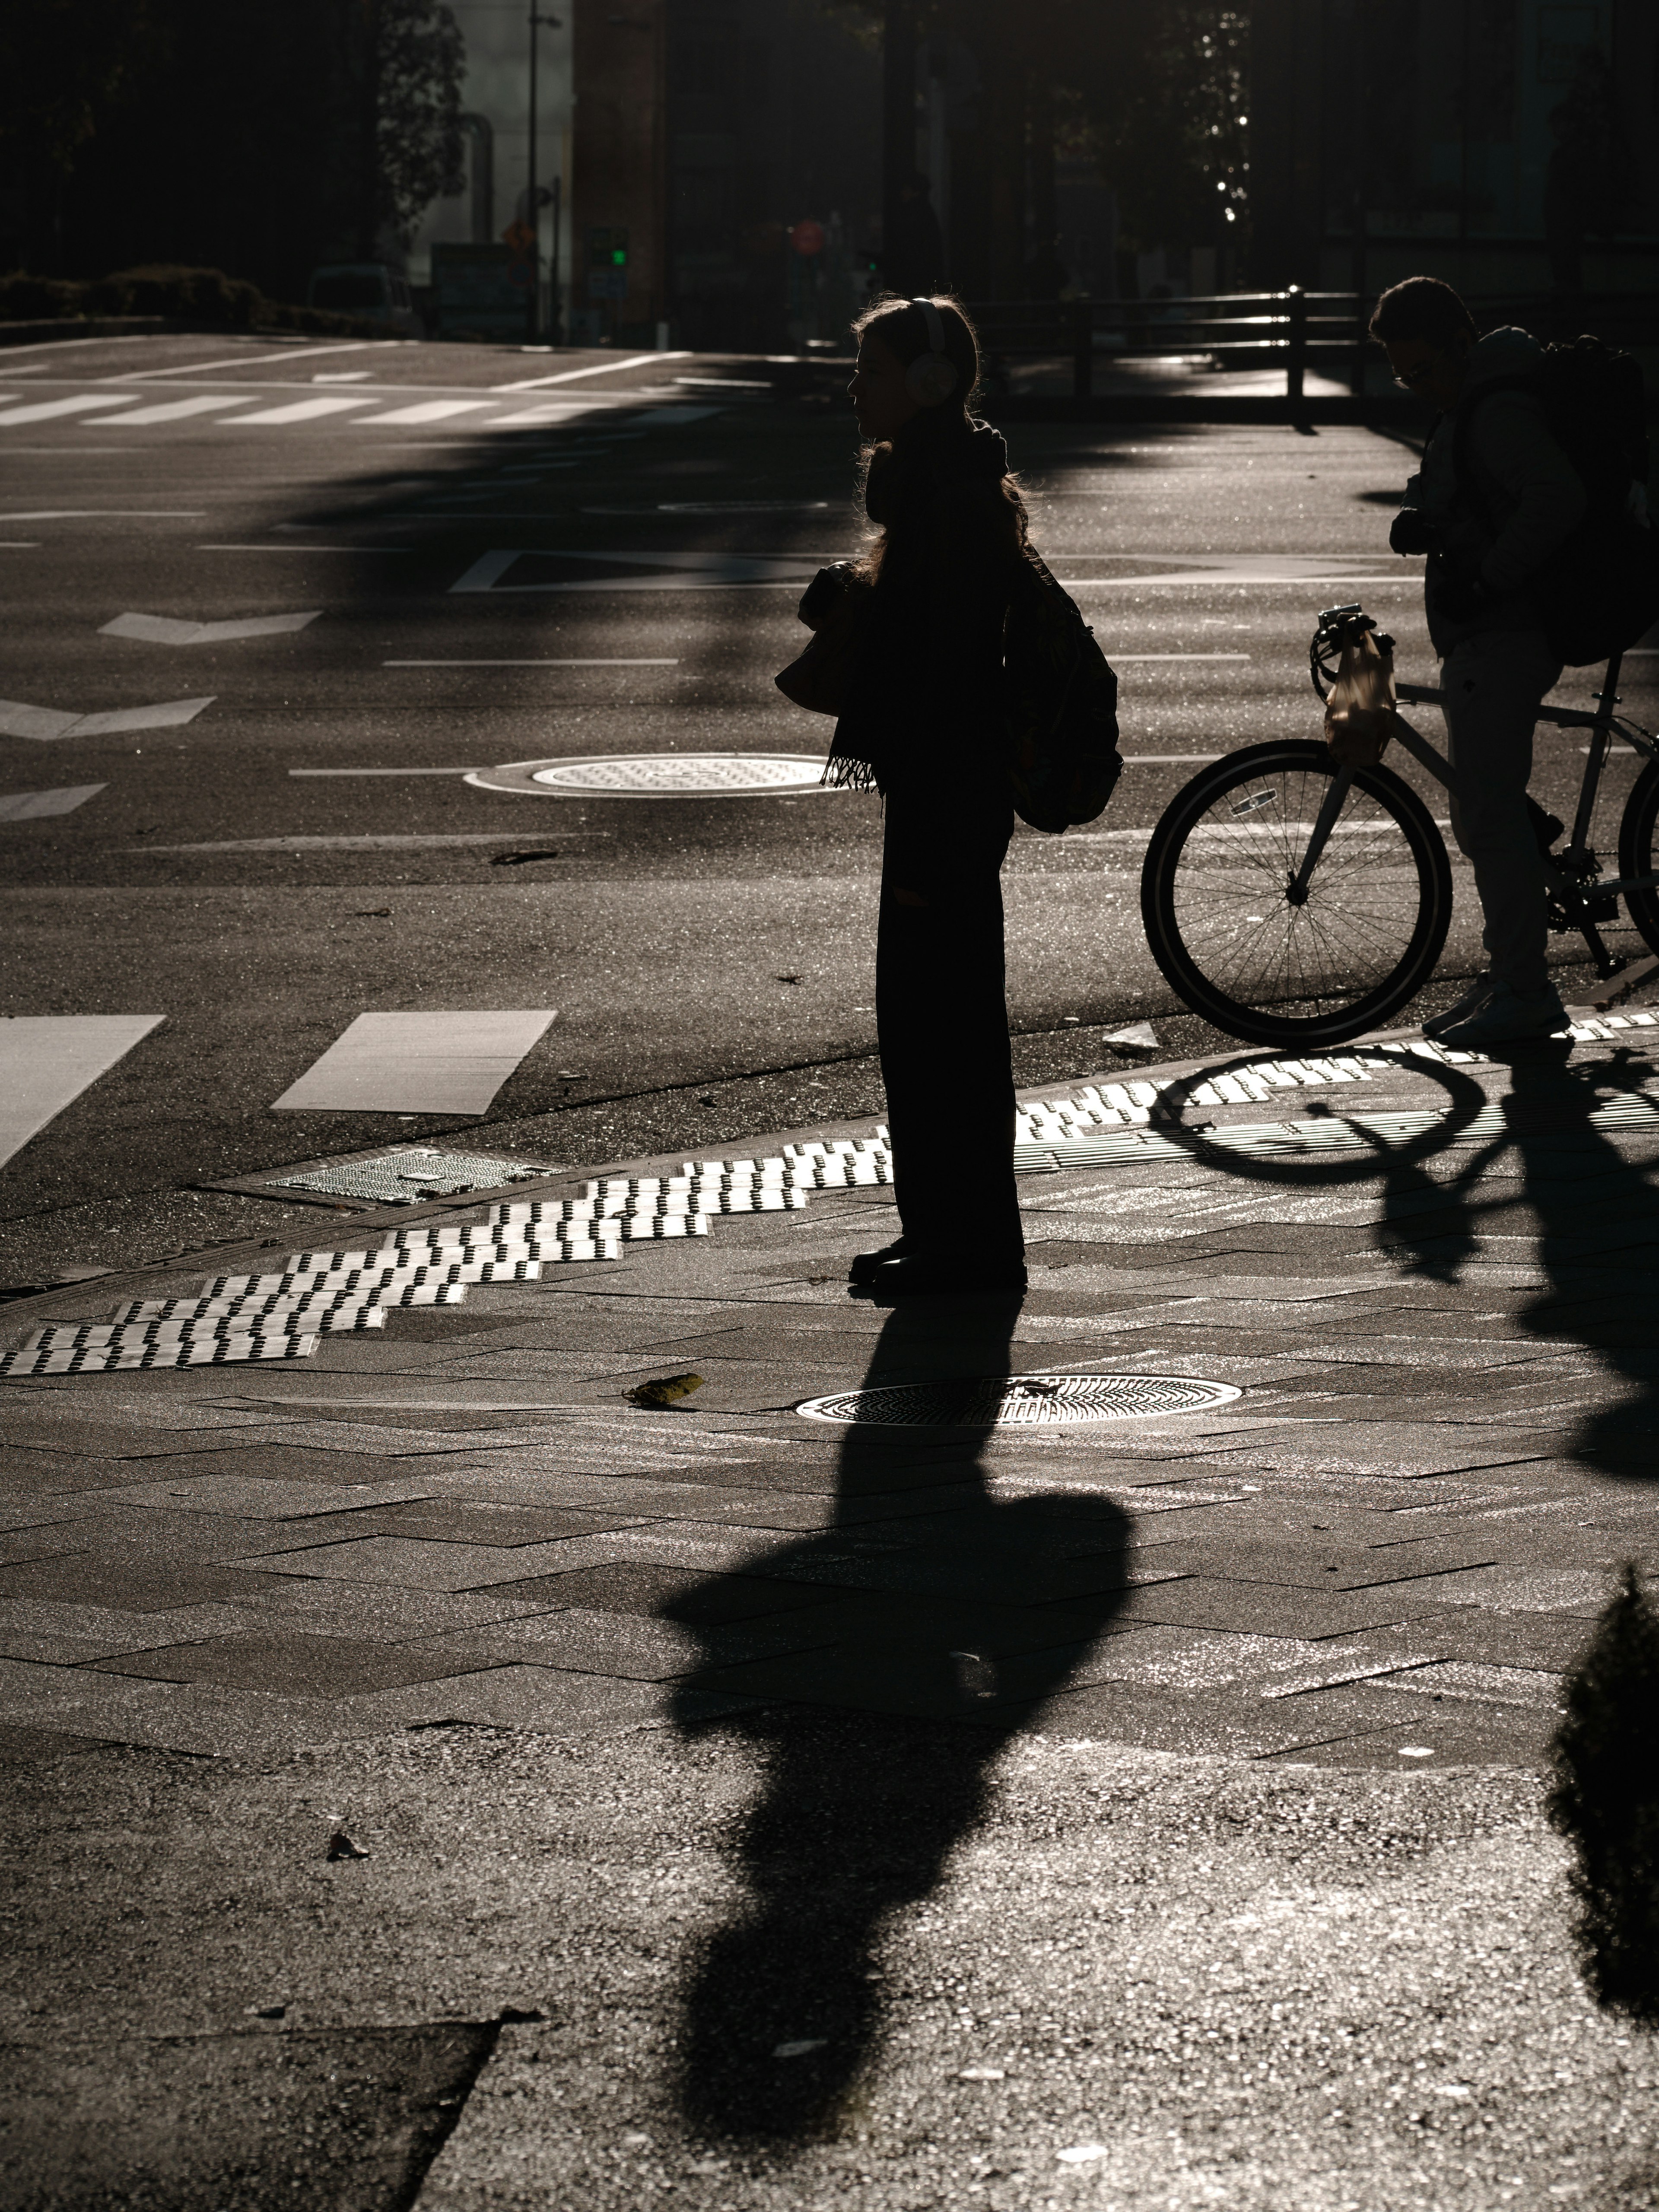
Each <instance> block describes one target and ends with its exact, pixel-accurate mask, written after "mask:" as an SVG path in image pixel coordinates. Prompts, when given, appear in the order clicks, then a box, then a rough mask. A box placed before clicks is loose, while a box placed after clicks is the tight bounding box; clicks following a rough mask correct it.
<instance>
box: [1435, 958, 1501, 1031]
mask: <svg viewBox="0 0 1659 2212" xmlns="http://www.w3.org/2000/svg"><path fill="white" fill-rule="evenodd" d="M1497 987H1498V981H1497V978H1496V977H1495V976H1494V975H1492V973H1491V971H1490V970H1488V972H1487V973H1486V975H1477V976H1476V977H1475V979H1474V982H1473V983H1471V984H1470V986H1469V987H1468V990H1467V991H1465V992H1464V994H1463V995H1462V998H1461V999H1455V1000H1453V1001H1452V1003H1451V1005H1450V1006H1443V1007H1442V1008H1441V1010H1440V1012H1438V1013H1437V1014H1431V1015H1430V1016H1429V1018H1428V1019H1427V1021H1425V1023H1424V1024H1423V1034H1424V1036H1425V1037H1437V1036H1441V1035H1442V1034H1443V1032H1444V1031H1445V1030H1449V1029H1450V1028H1451V1027H1452V1026H1453V1024H1455V1023H1457V1022H1466V1021H1468V1018H1469V1016H1470V1015H1471V1014H1472V1013H1474V1012H1475V1011H1476V1010H1477V1008H1479V1007H1481V1006H1485V1005H1486V1001H1487V1000H1488V999H1489V998H1491V996H1492V993H1493V992H1494V991H1495V990H1496V989H1497Z"/></svg>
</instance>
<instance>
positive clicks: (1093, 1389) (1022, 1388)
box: [795, 1375, 1239, 1429]
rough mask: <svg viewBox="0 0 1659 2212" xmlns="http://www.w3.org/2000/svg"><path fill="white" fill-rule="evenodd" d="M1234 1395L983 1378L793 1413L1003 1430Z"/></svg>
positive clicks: (1090, 1378)
mask: <svg viewBox="0 0 1659 2212" xmlns="http://www.w3.org/2000/svg"><path fill="white" fill-rule="evenodd" d="M1238 1395H1239V1393H1238V1392H1237V1390H1236V1389H1234V1388H1233V1386H1232V1384H1231V1383H1203V1382H1200V1381H1199V1380H1198V1378H1197V1377H1196V1376H1191V1375H987V1376H981V1377H980V1378H979V1379H978V1380H976V1381H974V1382H961V1383H955V1382H953V1383H896V1384H893V1385H892V1386H890V1388H888V1389H880V1390H841V1391H837V1392H836V1395H834V1396H833V1397H829V1398H809V1399H808V1400H807V1401H806V1402H805V1405H801V1406H797V1407H796V1408H795V1411H796V1412H797V1413H804V1414H805V1417H806V1419H808V1420H809V1421H848V1422H855V1423H857V1424H858V1425H860V1426H866V1425H876V1426H878V1427H882V1428H890V1429H914V1428H941V1427H942V1428H967V1429H993V1428H995V1429H1002V1428H1014V1427H1050V1426H1053V1425H1055V1424H1057V1423H1060V1422H1069V1421H1128V1420H1133V1419H1137V1418H1138V1417H1142V1416H1145V1415H1146V1414H1149V1413H1201V1412H1203V1411H1204V1410H1205V1409H1206V1407H1211V1406H1225V1404H1226V1403H1227V1401H1228V1400H1229V1399H1230V1398H1237V1396H1238Z"/></svg>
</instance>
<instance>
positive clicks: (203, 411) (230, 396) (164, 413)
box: [87, 392, 247, 430]
mask: <svg viewBox="0 0 1659 2212" xmlns="http://www.w3.org/2000/svg"><path fill="white" fill-rule="evenodd" d="M246 404H247V401H246V398H245V397H244V395H243V394H242V393H241V392H201V393H198V394H197V397H196V398H194V399H163V400H158V401H157V403H156V404H155V406H154V407H135V408H134V409H133V410H132V412H131V415H94V416H92V418H91V419H90V421H89V422H88V424H87V428H88V429H89V430H95V429H98V428H100V426H101V425H103V424H105V423H106V422H121V423H127V422H183V421H184V419H185V416H187V415H210V414H212V412H213V411H214V410H215V408H216V407H245V406H246Z"/></svg>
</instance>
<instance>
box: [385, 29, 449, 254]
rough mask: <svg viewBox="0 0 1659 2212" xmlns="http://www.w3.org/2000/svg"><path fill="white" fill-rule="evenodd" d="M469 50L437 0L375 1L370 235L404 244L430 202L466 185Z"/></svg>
mask: <svg viewBox="0 0 1659 2212" xmlns="http://www.w3.org/2000/svg"><path fill="white" fill-rule="evenodd" d="M465 73H466V43H465V40H464V39H463V38H462V36H461V30H460V26H459V24H458V23H457V22H456V21H455V18H454V16H453V15H452V14H451V12H450V10H449V9H447V8H446V7H444V6H443V5H441V0H380V8H379V24H378V34H377V38H376V42H375V72H374V167H375V189H376V204H375V209H374V216H375V221H374V229H375V230H376V231H377V232H378V231H380V230H381V229H386V230H390V231H392V232H393V233H395V234H396V235H397V236H398V238H400V239H402V240H404V242H405V243H407V241H408V239H409V237H410V234H412V232H413V231H414V228H415V226H416V223H418V222H419V221H420V219H421V217H422V215H423V214H424V213H425V212H426V210H427V209H428V206H430V204H431V203H432V202H433V201H434V200H435V199H437V198H439V197H441V196H443V195H445V194H447V193H452V192H459V191H460V190H461V189H462V188H463V186H464V185H465V182H466V167H465V155H464V150H463V140H462V133H461V80H462V78H463V76H465Z"/></svg>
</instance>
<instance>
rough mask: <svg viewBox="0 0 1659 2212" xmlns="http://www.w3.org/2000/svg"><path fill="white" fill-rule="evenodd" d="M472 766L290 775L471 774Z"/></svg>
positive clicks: (297, 770) (301, 771) (293, 770)
mask: <svg viewBox="0 0 1659 2212" xmlns="http://www.w3.org/2000/svg"><path fill="white" fill-rule="evenodd" d="M474 773H475V771H474V770H473V769H470V768H291V769H289V775H473V774H474Z"/></svg>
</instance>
